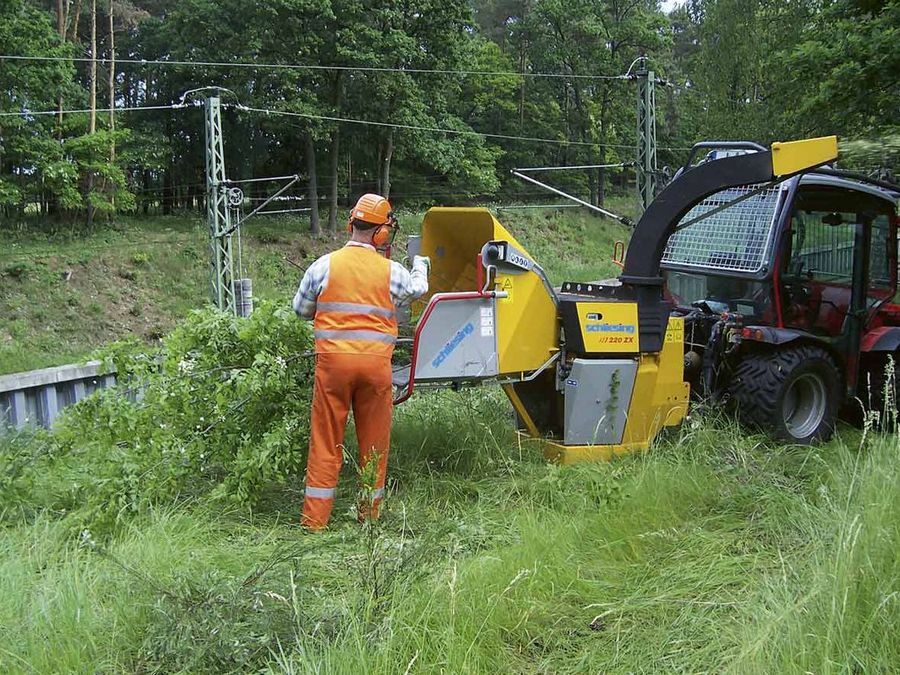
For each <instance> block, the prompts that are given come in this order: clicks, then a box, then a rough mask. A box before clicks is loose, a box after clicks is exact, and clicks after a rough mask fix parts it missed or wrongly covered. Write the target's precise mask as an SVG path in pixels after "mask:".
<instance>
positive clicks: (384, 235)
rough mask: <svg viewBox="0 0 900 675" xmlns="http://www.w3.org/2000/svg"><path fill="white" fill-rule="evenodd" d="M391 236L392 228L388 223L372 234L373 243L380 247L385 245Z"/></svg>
mask: <svg viewBox="0 0 900 675" xmlns="http://www.w3.org/2000/svg"><path fill="white" fill-rule="evenodd" d="M390 238H391V228H389V227H388V226H387V225H381V226H379V228H378V229H377V230H375V233H374V234H373V235H372V243H373V244H375V248H379V247H381V246H384V245H385V244H386V243H388V241H389V240H390Z"/></svg>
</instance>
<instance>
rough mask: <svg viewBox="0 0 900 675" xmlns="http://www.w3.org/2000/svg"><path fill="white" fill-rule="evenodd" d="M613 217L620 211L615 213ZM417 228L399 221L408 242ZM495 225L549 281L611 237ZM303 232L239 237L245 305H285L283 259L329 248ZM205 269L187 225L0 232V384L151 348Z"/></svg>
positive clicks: (288, 279) (540, 224) (203, 249)
mask: <svg viewBox="0 0 900 675" xmlns="http://www.w3.org/2000/svg"><path fill="white" fill-rule="evenodd" d="M621 206H622V207H624V208H625V210H626V211H627V207H628V203H627V202H625V201H624V200H623V202H622V204H621ZM421 217H422V215H421V214H420V213H412V214H402V218H403V221H404V225H405V227H406V228H407V229H408V230H410V231H411V230H415V229H417V228H418V224H419V223H420V222H421ZM500 218H501V219H502V220H503V222H508V223H510V224H511V227H513V229H515V231H516V233H517V234H519V233H522V235H523V237H522V240H523V241H525V242H527V243H528V245H529V246H531V247H532V248H534V251H533V253H534V254H535V255H536V256H538V259H539V260H545V259H547V258H550V259H552V265H553V269H554V271H555V272H556V273H557V275H558V276H559V277H560V278H569V277H572V278H574V277H579V278H585V275H587V276H590V275H591V274H596V273H598V271H599V272H604V273H606V272H609V271H610V269H609V268H610V267H611V266H610V265H609V264H606V263H603V264H601V265H599V266H598V265H597V261H596V259H594V258H593V254H595V253H596V252H598V251H600V252H601V254H602V258H603V259H604V260H608V258H609V257H610V255H611V253H612V243H613V240H614V238H615V236H614V235H612V234H611V232H618V233H619V235H617V236H621V229H620V228H612V227H606V226H600V225H598V223H599V221H597V220H596V219H594V218H591V217H590V216H586V215H584V214H583V213H574V212H573V211H572V210H567V211H560V212H555V214H554V213H553V212H543V211H541V212H535V211H531V210H514V209H513V210H509V211H504V212H502V213H501V214H500ZM557 222H559V223H560V224H557ZM303 227H304V226H303V224H302V222H300V221H298V220H294V219H287V218H286V219H283V220H271V219H267V220H262V219H258V220H256V221H251V223H250V224H248V225H247V227H246V229H245V234H244V242H243V243H244V245H243V260H244V265H245V267H246V269H247V273H248V275H249V276H250V277H251V278H252V279H253V284H254V294H255V295H256V296H257V297H261V298H271V299H278V300H283V301H289V300H290V297H291V296H292V295H293V292H294V290H295V287H296V284H297V281H298V271H297V270H296V268H294V267H291V266H290V265H288V264H286V263H285V262H284V260H283V258H284V257H289V258H291V259H292V260H294V261H296V262H300V263H301V264H304V265H305V264H308V263H309V262H311V261H312V260H313V259H315V257H316V256H318V255H320V254H322V253H324V252H325V251H326V250H328V249H329V248H330V247H333V246H334V242H333V240H332V239H331V238H330V237H325V238H323V239H319V240H311V239H310V238H309V237H308V236H306V235H305V233H304V231H303ZM401 243H402V242H401ZM588 252H589V253H588ZM206 261H207V241H206V230H205V226H204V224H203V222H202V221H201V220H199V219H196V218H188V217H173V218H155V219H137V218H135V219H128V220H124V221H123V222H121V223H119V224H118V225H117V226H116V227H115V228H105V229H101V230H99V231H97V232H95V233H93V234H90V235H87V236H84V235H79V236H66V235H65V234H57V235H55V236H52V237H49V236H45V237H36V236H35V235H33V234H26V235H22V234H16V233H11V232H8V231H7V232H4V231H0V374H3V373H11V372H17V371H22V370H31V369H34V368H43V367H47V366H51V365H60V364H63V363H68V362H72V361H77V360H79V359H82V358H84V357H85V356H86V355H87V354H89V353H90V352H91V351H92V350H93V349H95V348H96V347H97V346H99V345H101V344H103V343H105V342H109V341H111V340H115V339H120V338H123V337H127V336H136V337H139V338H141V339H144V340H147V341H153V340H155V339H157V338H158V337H159V336H161V335H163V334H165V333H166V332H168V331H169V330H171V328H172V327H173V326H174V325H175V324H176V323H177V322H178V320H179V319H180V318H181V317H183V316H185V315H186V314H187V312H188V311H190V310H191V309H192V308H194V307H198V306H200V305H201V304H203V303H204V302H205V300H206V298H207V288H208V286H207V284H208V277H207V269H208V268H207V262H206Z"/></svg>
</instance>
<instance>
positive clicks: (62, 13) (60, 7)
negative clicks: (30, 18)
mask: <svg viewBox="0 0 900 675" xmlns="http://www.w3.org/2000/svg"><path fill="white" fill-rule="evenodd" d="M65 7H66V3H65V0H56V30H57V32H58V33H59V37H60V39H61V40H62V42H65V41H66V9H65ZM56 101H57V107H56V109H57V110H58V111H59V113H58V115H57V118H56V121H57V122H58V124H59V127H60V129H59V131H58V134H57V138H59V139H60V140H62V122H63V114H62V111H63V96H62V94H60V95H59V96H58V97H57V99H56Z"/></svg>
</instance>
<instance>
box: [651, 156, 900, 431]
mask: <svg viewBox="0 0 900 675" xmlns="http://www.w3.org/2000/svg"><path fill="white" fill-rule="evenodd" d="M702 145H704V146H705V145H707V144H702ZM740 145H742V146H744V147H741V148H738V149H736V148H729V149H728V156H734V155H736V154H752V153H754V152H757V150H756V149H755V148H753V147H746V146H752V144H740ZM718 159H720V157H719V156H717V155H716V154H715V153H710V155H708V156H707V158H706V159H705V160H704V162H701V164H702V163H706V162H715V161H717V160H718ZM692 170H694V169H691V168H685V169H682V171H681V172H679V174H680V175H684V173H690V172H691V171H692ZM897 197H898V192H897V191H896V188H895V187H894V186H891V185H889V184H885V183H881V182H880V181H874V180H871V179H868V178H866V177H864V176H858V175H853V174H846V173H844V172H838V171H835V170H834V169H831V168H827V167H826V168H818V169H813V170H811V171H809V172H808V173H801V174H799V175H796V176H794V177H792V178H789V179H788V180H785V181H782V182H779V183H774V184H772V183H769V184H753V185H744V186H738V187H729V188H726V189H724V190H721V191H719V192H716V193H714V194H712V195H710V196H709V197H707V198H706V199H704V200H703V201H701V202H700V203H698V204H696V205H695V206H694V207H693V208H692V209H691V210H690V211H689V212H688V213H687V214H686V215H684V216H683V217H682V218H681V219H680V221H679V223H678V225H677V226H676V227H675V228H674V232H673V233H672V234H671V236H670V237H669V239H668V241H667V243H666V245H665V249H664V253H663V255H662V258H661V263H660V267H661V272H662V275H663V277H664V279H665V289H664V295H665V297H666V298H667V299H668V300H669V301H670V302H672V303H673V305H674V306H675V308H676V312H677V313H679V314H681V315H683V316H685V322H686V323H685V330H686V336H685V343H686V345H685V350H686V354H687V358H686V364H688V365H689V366H690V368H689V370H690V372H689V373H688V377H689V379H690V380H691V383H692V385H693V386H692V391H693V392H695V394H697V395H699V396H713V397H716V396H721V395H723V394H725V395H728V394H731V395H732V397H735V396H734V395H735V391H736V388H737V389H739V388H740V387H736V385H735V380H736V378H738V377H739V376H738V370H739V364H740V363H741V362H743V361H745V360H746V358H747V357H749V356H752V355H757V356H758V355H761V354H767V355H769V356H771V354H772V353H773V352H776V351H778V352H783V351H785V350H788V349H790V348H800V347H801V346H809V347H812V348H814V349H815V350H818V351H817V353H820V354H824V355H825V356H827V358H828V359H829V360H830V361H831V362H832V363H833V364H834V367H835V371H836V374H837V383H836V384H837V386H838V388H839V389H840V391H841V392H842V398H843V401H842V402H843V403H847V402H848V401H852V399H853V398H854V397H860V398H861V399H862V398H864V397H868V398H871V397H870V396H869V394H870V393H871V392H870V389H871V382H872V378H873V377H875V378H876V379H878V381H879V382H880V381H881V379H880V376H878V375H877V374H876V371H879V370H881V371H883V369H884V367H885V365H886V363H885V362H886V355H887V354H888V353H893V352H894V351H895V350H897V349H898V348H900V305H895V304H893V299H894V296H895V294H896V291H897ZM826 384H827V383H826ZM827 388H828V387H827V386H824V387H820V388H819V389H820V393H822V392H824V391H826V390H827ZM736 397H737V398H740V396H736ZM820 398H823V399H824V398H826V397H825V396H824V394H823V396H821V397H820ZM823 405H824V403H823ZM748 407H752V406H748ZM845 407H846V406H845ZM787 436H788V438H789V439H793V440H797V438H796V437H795V436H793V435H791V434H787ZM801 440H802V439H801Z"/></svg>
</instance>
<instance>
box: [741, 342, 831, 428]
mask: <svg viewBox="0 0 900 675" xmlns="http://www.w3.org/2000/svg"><path fill="white" fill-rule="evenodd" d="M839 386H840V376H839V375H838V371H837V368H836V367H835V365H834V361H832V359H831V357H830V356H829V355H828V353H827V352H825V350H823V349H821V348H819V347H813V346H808V345H804V346H798V347H794V348H788V349H779V350H773V351H769V352H762V353H759V354H754V355H752V356H749V357H747V358H746V359H744V360H743V361H741V362H740V363H739V364H738V366H737V369H736V372H735V378H734V381H733V382H732V385H731V388H730V390H731V395H732V398H733V400H734V401H735V403H736V404H737V409H738V415H739V416H740V418H741V420H742V421H744V422H746V423H748V424H750V425H752V426H755V427H758V428H761V429H764V430H766V431H769V432H771V433H773V434H774V435H775V437H776V438H778V439H779V440H783V441H786V442H788V443H800V444H803V445H808V444H810V443H815V442H817V441H825V440H828V439H829V438H830V437H831V434H832V433H833V432H834V425H835V420H836V419H837V413H838V407H839V405H840V395H839V391H840V389H839Z"/></svg>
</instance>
